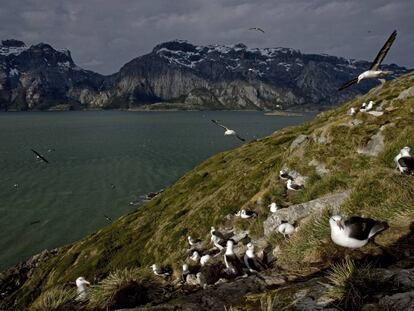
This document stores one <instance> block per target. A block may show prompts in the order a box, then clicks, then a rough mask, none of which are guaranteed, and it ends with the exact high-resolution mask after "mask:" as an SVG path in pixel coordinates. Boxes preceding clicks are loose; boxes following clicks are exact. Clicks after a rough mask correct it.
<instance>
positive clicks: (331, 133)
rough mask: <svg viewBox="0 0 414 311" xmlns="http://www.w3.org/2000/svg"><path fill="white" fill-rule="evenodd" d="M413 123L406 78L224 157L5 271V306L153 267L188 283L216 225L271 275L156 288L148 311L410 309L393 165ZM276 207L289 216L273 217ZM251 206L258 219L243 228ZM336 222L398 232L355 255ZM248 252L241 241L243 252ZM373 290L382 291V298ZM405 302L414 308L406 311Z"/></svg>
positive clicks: (412, 215)
mask: <svg viewBox="0 0 414 311" xmlns="http://www.w3.org/2000/svg"><path fill="white" fill-rule="evenodd" d="M370 100H372V101H374V102H375V105H374V108H373V109H372V111H370V112H358V113H356V114H355V115H354V116H350V115H348V114H347V111H348V110H349V109H350V107H358V108H359V107H360V106H361V104H362V103H363V102H368V101H370ZM413 120H414V74H407V75H405V76H403V77H401V78H398V79H395V80H393V81H389V82H386V83H385V84H384V85H383V86H379V87H377V88H374V89H372V90H371V91H370V92H369V93H368V94H366V95H364V96H360V97H356V98H355V99H353V100H352V101H350V102H347V103H346V104H344V105H342V106H340V107H339V108H337V109H334V110H330V111H327V112H324V113H321V114H320V115H318V116H317V117H316V118H315V120H313V121H311V122H309V123H306V124H304V125H301V126H297V127H291V128H286V129H283V130H280V131H277V132H275V133H274V134H273V135H271V136H269V137H266V138H263V139H260V140H258V141H252V142H249V143H246V144H245V145H243V146H241V147H240V148H237V149H235V150H231V151H227V152H223V153H220V154H217V155H215V156H213V157H211V158H210V159H208V160H207V161H205V162H204V163H202V164H200V165H199V166H198V167H196V168H195V169H194V170H192V171H190V172H188V173H187V174H186V175H184V176H183V177H182V178H181V179H179V180H178V181H177V182H176V183H175V184H174V185H172V186H171V187H169V188H167V189H166V190H165V191H164V192H163V193H162V194H160V195H158V196H156V197H155V198H154V199H152V200H151V201H150V202H149V203H147V204H145V205H144V206H142V207H140V208H139V209H137V210H136V211H134V212H131V213H130V214H128V215H125V216H123V217H121V218H120V219H118V220H117V221H115V222H114V223H113V224H111V225H109V226H107V227H105V228H102V229H101V230H99V231H98V232H96V233H94V234H92V235H90V236H87V237H85V238H84V239H82V240H80V241H79V242H76V243H73V244H71V245H67V246H64V247H62V248H58V249H56V250H53V251H45V252H44V253H42V254H40V255H38V256H36V257H34V258H32V259H31V260H29V261H28V262H26V263H22V264H20V265H18V266H16V267H14V268H12V269H10V270H8V271H5V272H3V273H2V274H1V282H0V293H1V295H2V302H1V304H0V306H1V307H2V308H3V309H4V310H14V309H16V310H18V309H19V308H23V307H25V306H26V307H27V306H29V305H30V304H32V303H33V301H35V300H36V303H37V304H39V303H40V301H43V300H44V299H45V297H47V295H52V294H53V293H55V292H54V290H55V289H56V288H57V287H59V286H65V288H68V289H69V288H71V289H73V287H74V285H73V281H74V280H75V279H76V278H77V277H78V276H80V275H83V276H85V277H86V278H87V279H89V280H90V281H92V282H93V283H94V284H98V283H99V281H100V280H102V279H105V278H106V277H107V276H108V274H109V273H110V272H113V271H116V270H119V269H123V268H126V267H127V268H131V269H137V270H136V272H134V273H137V274H138V275H141V278H144V277H146V276H147V275H148V273H149V272H150V268H149V265H151V264H153V263H154V262H155V263H158V264H162V265H167V264H168V265H171V267H172V268H173V269H174V271H175V276H178V275H179V273H180V267H181V265H182V263H183V262H184V261H185V259H186V256H187V254H186V252H187V247H188V246H187V240H186V237H187V235H189V234H190V235H192V236H194V237H199V238H202V239H203V240H205V241H208V240H209V231H210V227H211V226H213V225H214V226H215V227H217V228H220V230H232V231H233V233H234V234H235V236H236V237H244V235H245V234H246V232H248V236H249V238H250V239H252V241H253V243H254V244H255V245H256V246H257V252H258V253H259V254H261V253H263V254H266V255H267V257H268V258H271V261H272V267H270V268H268V269H267V270H266V271H264V272H262V273H261V274H259V275H252V276H249V277H247V278H242V279H237V280H235V281H232V282H230V283H224V284H221V285H214V286H208V287H207V288H206V289H204V290H203V289H200V288H199V287H191V288H190V289H188V288H183V287H180V286H179V285H178V284H174V283H173V282H169V281H163V280H160V279H158V280H152V281H149V280H147V279H145V280H146V281H145V282H146V283H145V282H143V283H141V284H147V285H146V286H149V285H148V284H156V285H154V288H157V289H158V290H159V291H160V290H161V289H162V293H161V292H157V293H158V294H157V295H155V296H156V298H154V299H152V298H151V299H150V298H148V297H154V296H151V291H150V289H148V288H146V287H145V286H144V285H142V286H141V287H140V288H141V290H142V289H143V288H144V289H146V293H148V295H147V298H148V299H147V300H145V301H144V300H143V301H144V303H145V304H147V303H149V304H151V303H152V304H159V305H160V306H159V308H158V309H157V310H170V309H171V308H172V306H181V307H182V308H183V309H185V308H186V307H188V308H189V309H186V310H223V309H224V307H225V306H226V308H227V309H228V310H229V309H230V310H231V308H232V309H233V310H282V309H283V310H290V309H298V310H303V308H304V307H308V309H323V308H329V307H335V308H336V307H338V308H339V309H342V310H343V309H347V310H349V309H352V308H354V309H359V308H360V307H361V306H362V305H367V304H370V305H371V307H373V308H377V309H380V307H381V308H383V309H387V308H388V310H405V309H404V306H405V307H406V306H407V303H408V304H410V303H412V301H413V300H412V294H410V291H411V293H412V290H413V283H412V282H411V283H410V282H409V281H407V278H408V280H410V278H413V271H412V267H413V266H414V263H413V256H414V249H413V247H412V245H413V228H412V226H413V224H412V223H413V219H414V204H413V202H414V177H413V176H408V175H402V174H400V173H398V172H397V171H396V169H395V164H394V161H393V158H394V157H395V155H397V154H398V152H399V150H400V149H401V148H402V147H404V146H410V147H411V148H413V147H414V122H413ZM282 168H289V169H290V170H295V171H296V172H297V173H299V174H301V175H302V176H303V177H305V180H306V183H305V187H304V189H303V190H301V191H298V192H292V191H288V192H287V194H286V186H285V182H284V181H283V180H281V179H280V178H279V170H280V169H282ZM270 202H276V203H277V204H278V205H279V206H280V207H281V208H280V209H279V210H278V211H277V212H276V213H274V214H271V213H270V212H269V208H268V205H269V203H270ZM241 208H248V209H252V210H254V211H256V213H258V217H257V218H254V219H252V220H242V219H240V218H236V217H235V216H234V214H235V213H236V212H237V211H238V210H240V209H241ZM332 214H342V215H344V216H362V217H371V218H373V219H375V220H378V221H385V222H387V223H388V225H389V228H388V229H387V230H385V231H384V232H382V233H380V234H379V235H378V236H377V237H376V238H375V243H369V244H368V245H367V246H364V247H363V248H360V249H357V250H350V249H344V248H342V247H339V246H337V245H335V244H334V243H333V242H332V241H331V239H330V229H329V224H328V219H329V215H332ZM283 220H286V221H289V222H290V223H294V224H295V226H296V227H297V231H296V232H294V233H293V234H292V235H291V236H290V237H288V238H284V237H283V236H282V235H280V234H278V233H277V231H276V230H275V228H276V227H277V226H278V224H280V223H281V221H283ZM244 250H245V245H244V244H243V242H242V241H241V242H239V243H238V245H237V249H236V252H238V253H242V252H244ZM344 258H346V259H344ZM410 269H411V270H410ZM127 271H130V270H127ZM131 271H132V270H131ZM134 271H135V270H134ZM131 273H132V272H131ZM115 275H118V279H119V278H120V277H119V273H118V274H115ZM404 276H405V277H406V278H405V279H404ZM109 278H110V280H112V281H106V283H105V281H104V283H102V284H101V285H100V286H101V287H99V286H98V287H97V289H96V290H98V293H101V292H100V290H101V291H103V292H105V290H108V288H110V286H109V285H108V284H114V281H113V280H114V278H115V277H114V275H113V274H112V275H110V277H109ZM401 278H403V279H404V280H405V281H404V280H401ZM398 280H400V281H398ZM111 282H112V283H111ZM151 282H154V283H151ZM115 283H116V282H115ZM105 284H106V285H105ZM134 284H135V283H134ZM373 284H375V285H373ZM398 284H399V285H398ZM134 286H135V285H134ZM136 286H138V285H136ZM370 288H371V289H372V288H376V289H378V291H377V292H376V293H375V295H374V294H373V293H372V292H370V291H369V289H370ZM118 289H119V288H118ZM351 290H352V291H351ZM349 293H350V294H349ZM395 295H397V296H395ZM410 295H411V296H410ZM52 296H53V295H52ZM98 296H99V295H98ZM99 297H101V299H103V298H102V297H106V296H104V295H103V294H100V296H99ZM110 297H113V296H110ZM410 297H411V298H410ZM55 298H56V297H55ZM42 299H43V300H42ZM108 299H109V298H108ZM111 299H112V298H111ZM98 300H99V299H98ZM401 301H405V302H404V303H406V305H400V306H399V307H398V308H397V307H396V306H397V304H398V303H402V302H401ZM407 301H408V302H407ZM36 303H35V304H36ZM1 307H0V309H1ZM181 307H180V308H181ZM180 308H178V309H179V310H180ZM144 309H145V308H141V309H139V310H144ZM137 310H138V309H137ZM145 310H154V308H149V309H145ZM367 310H368V309H367ZM370 310H373V309H370Z"/></svg>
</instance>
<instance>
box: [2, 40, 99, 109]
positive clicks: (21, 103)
mask: <svg viewBox="0 0 414 311" xmlns="http://www.w3.org/2000/svg"><path fill="white" fill-rule="evenodd" d="M104 81H105V77H103V76H102V75H99V74H96V73H93V72H91V71H87V70H83V69H81V68H79V67H78V66H76V65H75V63H74V62H73V60H72V57H71V55H70V52H69V51H67V50H60V51H58V50H55V49H53V48H52V47H51V46H50V45H48V44H44V43H40V44H37V45H33V46H30V47H27V46H26V45H25V44H24V43H23V42H21V41H17V40H4V41H2V43H1V44H0V109H6V110H10V109H12V110H32V109H36V110H38V109H40V110H41V109H47V108H50V107H53V106H59V105H64V106H66V109H70V108H77V109H79V108H82V107H85V108H86V107H91V106H90V105H91V102H92V99H93V98H95V97H96V94H97V93H98V92H99V89H100V88H102V87H103V85H104Z"/></svg>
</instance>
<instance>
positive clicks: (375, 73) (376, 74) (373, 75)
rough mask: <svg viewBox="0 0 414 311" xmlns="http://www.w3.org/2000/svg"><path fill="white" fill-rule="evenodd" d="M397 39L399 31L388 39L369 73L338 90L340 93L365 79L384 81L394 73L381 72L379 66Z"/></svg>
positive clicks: (364, 73)
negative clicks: (383, 79)
mask: <svg viewBox="0 0 414 311" xmlns="http://www.w3.org/2000/svg"><path fill="white" fill-rule="evenodd" d="M396 37H397V31H396V30H394V31H393V33H392V34H391V36H390V37H389V38H388V40H387V42H385V44H384V46H383V47H382V49H381V50H380V51H379V53H378V55H377V57H375V59H374V61H373V62H372V64H371V67H370V68H369V69H368V70H367V71H364V72H363V73H361V74H360V75H359V76H358V77H356V78H354V79H352V80H350V81H348V82H346V83H345V84H343V85H342V86H341V87H340V88H339V89H338V91H342V90H344V89H346V88H347V87H349V86H351V85H352V84H354V83H359V82H361V80H364V79H382V78H384V77H386V76H388V75H390V74H392V71H387V70H380V69H379V66H380V65H381V63H382V61H383V60H384V58H385V56H386V55H387V53H388V51H389V50H390V48H391V45H392V44H393V43H394V41H395V38H396Z"/></svg>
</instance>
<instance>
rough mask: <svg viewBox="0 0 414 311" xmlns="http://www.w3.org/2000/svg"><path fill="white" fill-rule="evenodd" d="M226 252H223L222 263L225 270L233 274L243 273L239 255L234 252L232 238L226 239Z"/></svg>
mask: <svg viewBox="0 0 414 311" xmlns="http://www.w3.org/2000/svg"><path fill="white" fill-rule="evenodd" d="M226 246H227V247H226V253H225V254H224V264H225V265H226V272H227V273H229V274H233V275H240V274H242V273H243V266H242V263H241V262H240V259H239V257H237V255H236V254H235V253H234V251H233V246H234V241H233V240H232V239H230V240H228V241H227V245H226Z"/></svg>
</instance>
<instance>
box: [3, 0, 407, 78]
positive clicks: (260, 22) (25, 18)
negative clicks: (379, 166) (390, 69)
mask: <svg viewBox="0 0 414 311" xmlns="http://www.w3.org/2000/svg"><path fill="white" fill-rule="evenodd" d="M413 16H414V3H413V1H412V0H406V1H404V0H399V1H386V0H365V1H327V0H315V1H308V0H302V1H284V0H278V1H276V0H256V1H253V0H251V1H246V0H118V1H109V0H107V1H104V0H70V1H69V0H68V1H63V0H60V1H59V0H15V1H7V2H6V1H2V3H1V4H0V21H1V27H0V38H16V39H21V40H23V41H25V42H26V43H27V44H34V43H38V42H48V43H50V44H51V45H53V46H54V47H57V48H68V49H70V50H71V51H72V56H73V58H74V60H75V62H76V63H77V64H78V65H80V66H82V67H85V68H88V69H91V70H95V71H98V72H101V73H111V72H115V71H117V70H119V68H120V66H122V65H123V64H124V63H125V62H127V61H129V60H131V59H132V58H134V57H136V56H139V55H142V54H144V53H147V52H149V51H151V49H152V48H153V47H154V46H155V45H156V44H158V43H160V42H163V41H167V40H172V39H186V40H189V41H190V42H193V43H197V44H215V43H218V44H235V43H239V42H243V43H245V44H247V45H248V46H250V47H276V46H284V47H293V48H296V49H300V50H301V51H302V52H306V53H328V54H333V55H338V56H344V57H347V58H356V59H366V60H372V59H373V58H374V57H375V54H376V53H377V51H378V50H379V49H380V47H381V46H382V44H383V43H384V42H385V40H386V39H387V37H388V36H389V34H390V33H391V32H392V30H394V29H397V30H398V32H399V36H398V38H397V41H396V43H395V44H394V46H393V48H392V49H391V51H390V54H389V55H388V56H387V58H386V60H385V62H386V63H398V64H400V65H404V66H407V67H410V68H412V67H414V58H413V57H412V55H413V54H414V53H413V52H414V51H413V50H414V44H413V42H414V33H413V31H412V29H414V19H413V18H412V17H413ZM255 26H257V27H261V28H263V29H265V31H266V33H265V34H261V33H258V32H254V31H247V28H249V27H255Z"/></svg>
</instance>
